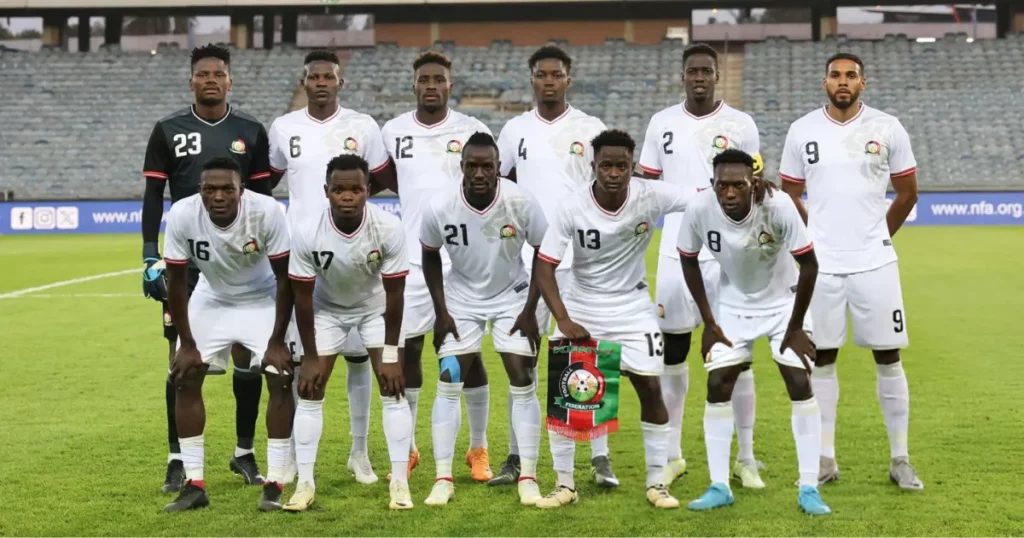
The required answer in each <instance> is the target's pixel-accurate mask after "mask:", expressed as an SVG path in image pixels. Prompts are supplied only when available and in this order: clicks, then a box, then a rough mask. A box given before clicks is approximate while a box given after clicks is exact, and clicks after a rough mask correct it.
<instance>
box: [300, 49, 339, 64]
mask: <svg viewBox="0 0 1024 538" xmlns="http://www.w3.org/2000/svg"><path fill="white" fill-rule="evenodd" d="M313 62H331V63H332V64H336V65H341V61H340V60H338V55H337V54H335V53H333V52H331V51H329V50H314V51H313V52H310V53H309V54H307V55H306V59H305V60H303V61H302V65H309V64H311V63H313Z"/></svg>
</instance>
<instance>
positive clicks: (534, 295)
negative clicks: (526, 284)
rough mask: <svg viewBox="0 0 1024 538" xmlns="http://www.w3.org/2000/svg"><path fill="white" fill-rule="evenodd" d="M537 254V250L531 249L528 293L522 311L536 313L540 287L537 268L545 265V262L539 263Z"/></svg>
mask: <svg viewBox="0 0 1024 538" xmlns="http://www.w3.org/2000/svg"><path fill="white" fill-rule="evenodd" d="M537 252H538V249H536V248H535V249H533V265H532V266H531V270H530V275H531V278H530V291H529V292H527V294H526V306H525V307H524V310H526V311H527V312H536V311H537V304H538V303H540V286H539V285H538V284H537V266H538V265H543V264H546V263H547V262H545V261H541V259H540V257H538V256H537ZM549 265H550V264H549Z"/></svg>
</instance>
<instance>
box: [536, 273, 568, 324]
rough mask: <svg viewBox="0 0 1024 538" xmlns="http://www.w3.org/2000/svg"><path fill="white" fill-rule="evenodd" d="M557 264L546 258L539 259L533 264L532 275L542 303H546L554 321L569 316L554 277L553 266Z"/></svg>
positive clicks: (562, 319)
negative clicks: (542, 300) (538, 288)
mask: <svg viewBox="0 0 1024 538" xmlns="http://www.w3.org/2000/svg"><path fill="white" fill-rule="evenodd" d="M556 267H557V266H556V265H555V264H553V263H551V262H549V261H546V260H539V261H538V263H536V264H534V266H533V277H534V278H535V279H536V280H537V285H538V286H540V293H541V295H542V296H543V297H544V303H546V304H547V305H548V310H549V311H551V316H552V317H553V318H555V321H564V320H566V319H568V318H569V312H567V311H566V310H565V303H563V302H562V297H561V296H559V294H558V280H556V279H555V268H556Z"/></svg>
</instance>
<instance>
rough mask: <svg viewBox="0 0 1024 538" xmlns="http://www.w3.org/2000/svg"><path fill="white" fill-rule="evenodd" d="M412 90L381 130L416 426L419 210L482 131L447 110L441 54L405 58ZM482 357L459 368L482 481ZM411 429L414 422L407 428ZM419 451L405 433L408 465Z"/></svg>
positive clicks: (421, 299) (456, 170)
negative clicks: (401, 239)
mask: <svg viewBox="0 0 1024 538" xmlns="http://www.w3.org/2000/svg"><path fill="white" fill-rule="evenodd" d="M413 71H414V82H413V93H415V94H416V110H413V111H410V112H406V113H405V114H402V115H401V116H398V117H396V118H394V119H392V120H390V121H388V122H387V123H386V124H384V127H383V128H382V129H381V134H382V136H383V138H384V145H385V147H387V149H388V153H390V155H391V160H392V161H394V165H395V168H396V170H397V182H396V184H394V185H387V187H388V188H390V189H391V190H393V191H395V192H397V193H398V198H399V202H400V203H401V206H402V225H403V226H404V228H405V233H406V242H407V243H408V245H409V246H408V248H409V264H410V268H409V278H408V285H407V286H406V289H405V314H404V315H403V318H402V319H403V320H405V327H404V328H403V330H402V334H403V335H405V337H406V341H405V352H404V365H403V367H404V369H405V379H406V383H407V386H408V388H407V389H406V399H408V400H409V406H410V407H411V409H412V421H413V424H414V425H415V424H416V409H417V405H418V403H419V397H420V396H419V395H420V387H422V386H423V371H422V368H421V366H420V357H421V355H422V353H423V342H424V337H425V335H426V334H427V333H428V332H430V330H431V329H432V328H433V326H434V305H433V302H432V301H431V299H430V291H429V290H428V289H427V284H426V281H425V279H424V277H423V270H422V262H421V258H420V254H421V252H420V245H419V238H420V231H421V228H422V226H421V222H422V216H423V212H424V211H425V210H426V207H427V205H428V204H430V202H431V200H432V199H433V197H434V196H435V195H437V193H439V192H441V191H443V190H445V189H446V188H447V187H449V186H452V187H454V186H455V185H457V184H459V182H460V181H461V178H462V171H461V170H462V168H461V163H462V147H463V146H464V145H465V144H466V140H468V139H469V137H470V136H471V135H473V133H476V132H485V133H490V132H491V131H490V129H488V128H487V126H486V125H484V124H483V123H482V122H480V120H477V119H475V118H471V117H469V116H467V115H465V114H462V113H459V112H456V111H454V110H452V109H450V108H448V98H449V96H450V95H451V91H452V82H451V81H452V63H451V60H449V59H448V58H447V57H445V56H444V55H443V54H440V53H437V52H426V53H423V54H422V55H420V56H419V57H418V58H417V59H416V61H415V62H413ZM441 264H442V267H443V268H444V270H445V271H446V272H447V270H448V269H449V267H450V266H451V261H450V258H449V256H448V253H447V252H446V251H445V250H443V249H442V250H441ZM483 366H484V365H483V362H482V361H481V362H477V363H475V365H474V367H473V368H472V369H471V370H469V371H468V372H464V375H463V376H462V379H463V384H464V387H463V393H464V394H465V395H466V410H467V414H468V415H469V452H468V453H467V454H466V463H467V464H468V465H469V467H470V474H471V475H472V477H473V480H476V481H487V480H490V479H491V478H492V477H493V473H492V472H491V464H490V456H489V454H488V452H487V418H488V414H489V412H490V410H489V402H490V389H489V387H488V385H487V374H486V370H484V367H483ZM413 430H415V426H414V428H413ZM419 459H420V453H419V449H418V448H416V439H415V437H413V439H412V444H411V445H410V454H409V471H410V472H411V471H412V469H413V468H414V467H416V464H417V463H418V462H419Z"/></svg>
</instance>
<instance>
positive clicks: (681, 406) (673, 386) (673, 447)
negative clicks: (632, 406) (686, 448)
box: [661, 363, 690, 461]
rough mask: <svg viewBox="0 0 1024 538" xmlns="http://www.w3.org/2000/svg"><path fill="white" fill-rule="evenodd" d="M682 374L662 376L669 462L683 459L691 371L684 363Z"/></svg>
mask: <svg viewBox="0 0 1024 538" xmlns="http://www.w3.org/2000/svg"><path fill="white" fill-rule="evenodd" d="M683 368H684V369H683V371H682V373H681V374H671V375H670V374H663V375H662V376H661V394H662V397H663V398H664V399H665V407H666V408H668V427H669V428H670V429H671V432H670V433H669V436H668V452H667V454H668V461H673V460H678V459H680V458H682V457H683V414H684V410H685V407H686V393H687V391H688V390H689V388H690V369H689V367H688V366H687V365H686V363H683Z"/></svg>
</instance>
